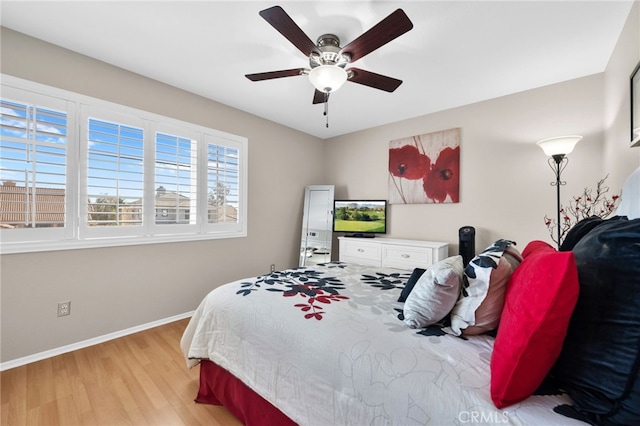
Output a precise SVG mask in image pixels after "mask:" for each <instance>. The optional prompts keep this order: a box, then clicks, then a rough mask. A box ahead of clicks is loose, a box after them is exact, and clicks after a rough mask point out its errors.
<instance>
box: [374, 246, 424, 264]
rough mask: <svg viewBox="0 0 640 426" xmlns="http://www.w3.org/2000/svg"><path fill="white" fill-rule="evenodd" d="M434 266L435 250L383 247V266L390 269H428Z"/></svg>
mask: <svg viewBox="0 0 640 426" xmlns="http://www.w3.org/2000/svg"><path fill="white" fill-rule="evenodd" d="M432 264H433V250H432V249H430V248H426V247H410V246H401V245H393V244H386V245H384V246H383V247H382V266H385V267H389V268H403V269H413V268H428V267H429V266H431V265H432Z"/></svg>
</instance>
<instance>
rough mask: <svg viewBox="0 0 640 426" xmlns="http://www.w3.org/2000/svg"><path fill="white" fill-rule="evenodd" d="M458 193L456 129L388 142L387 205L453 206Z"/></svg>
mask: <svg viewBox="0 0 640 426" xmlns="http://www.w3.org/2000/svg"><path fill="white" fill-rule="evenodd" d="M459 194H460V129H449V130H443V131H441V132H433V133H427V134H424V135H419V136H412V137H409V138H403V139H397V140H393V141H391V142H390V143H389V203H391V204H428V203H457V202H458V200H459Z"/></svg>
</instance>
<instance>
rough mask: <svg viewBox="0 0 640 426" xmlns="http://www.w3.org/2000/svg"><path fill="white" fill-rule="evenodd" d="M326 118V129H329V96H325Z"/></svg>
mask: <svg viewBox="0 0 640 426" xmlns="http://www.w3.org/2000/svg"><path fill="white" fill-rule="evenodd" d="M324 116H325V117H326V119H327V124H326V127H327V129H328V128H329V94H328V93H325V94H324Z"/></svg>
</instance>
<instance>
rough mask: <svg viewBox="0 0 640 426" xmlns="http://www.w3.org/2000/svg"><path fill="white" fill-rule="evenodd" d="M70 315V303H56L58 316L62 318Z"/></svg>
mask: <svg viewBox="0 0 640 426" xmlns="http://www.w3.org/2000/svg"><path fill="white" fill-rule="evenodd" d="M69 314H71V301H66V302H58V316H59V317H64V316H66V315H69Z"/></svg>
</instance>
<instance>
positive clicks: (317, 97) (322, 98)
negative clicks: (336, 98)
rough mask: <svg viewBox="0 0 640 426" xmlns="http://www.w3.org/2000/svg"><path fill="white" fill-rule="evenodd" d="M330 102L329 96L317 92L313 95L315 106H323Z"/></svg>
mask: <svg viewBox="0 0 640 426" xmlns="http://www.w3.org/2000/svg"><path fill="white" fill-rule="evenodd" d="M328 100H329V94H328V93H324V92H321V91H319V90H316V91H315V92H314V94H313V103H314V104H323V103H325V102H327V101H328Z"/></svg>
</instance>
